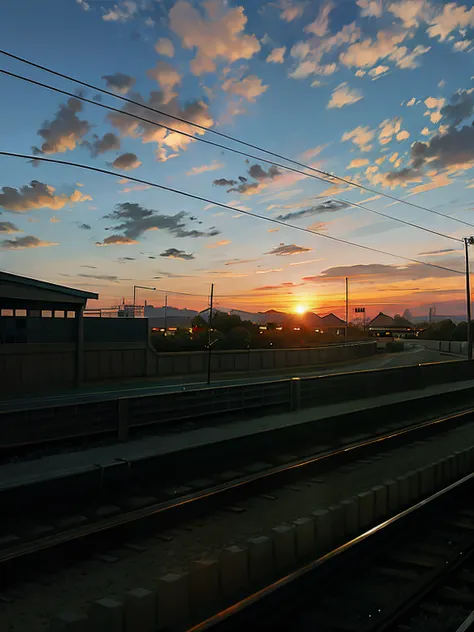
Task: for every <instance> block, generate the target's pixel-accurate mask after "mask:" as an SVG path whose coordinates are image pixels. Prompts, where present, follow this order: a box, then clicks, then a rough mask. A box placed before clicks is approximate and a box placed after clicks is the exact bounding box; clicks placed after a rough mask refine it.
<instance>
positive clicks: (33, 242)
mask: <svg viewBox="0 0 474 632" xmlns="http://www.w3.org/2000/svg"><path fill="white" fill-rule="evenodd" d="M57 245H58V244H57V243H55V242H53V241H43V240H42V239H38V237H33V235H25V236H24V237H15V238H14V239H3V240H2V241H0V248H3V249H4V250H25V249H26V248H47V247H49V246H57Z"/></svg>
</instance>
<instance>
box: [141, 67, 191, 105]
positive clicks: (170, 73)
mask: <svg viewBox="0 0 474 632" xmlns="http://www.w3.org/2000/svg"><path fill="white" fill-rule="evenodd" d="M146 74H147V75H148V77H149V78H150V79H154V80H155V81H156V82H157V83H158V84H159V86H160V87H161V89H162V90H163V94H164V98H163V104H164V105H166V104H168V103H169V102H170V101H171V100H172V99H174V98H175V97H177V96H178V94H177V92H175V91H174V90H173V88H175V87H176V86H179V84H180V83H181V79H182V78H183V77H182V75H180V74H179V72H178V71H177V70H176V68H175V67H174V66H172V65H171V64H169V63H168V62H166V61H159V62H157V64H156V66H155V68H152V69H151V70H148V71H147V73H146Z"/></svg>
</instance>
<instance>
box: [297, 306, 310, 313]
mask: <svg viewBox="0 0 474 632" xmlns="http://www.w3.org/2000/svg"><path fill="white" fill-rule="evenodd" d="M307 311H308V308H307V306H306V305H297V306H296V307H295V312H296V313H297V314H306V312H307Z"/></svg>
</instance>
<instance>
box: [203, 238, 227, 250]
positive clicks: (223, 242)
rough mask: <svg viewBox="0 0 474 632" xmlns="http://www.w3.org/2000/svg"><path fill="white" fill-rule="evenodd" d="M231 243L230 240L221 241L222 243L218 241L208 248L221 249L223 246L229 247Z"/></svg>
mask: <svg viewBox="0 0 474 632" xmlns="http://www.w3.org/2000/svg"><path fill="white" fill-rule="evenodd" d="M230 243H231V242H230V239H221V240H220V241H216V242H215V243H213V244H208V245H207V246H206V248H220V247H221V246H227V245H228V244H230Z"/></svg>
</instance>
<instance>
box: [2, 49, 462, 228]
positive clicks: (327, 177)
mask: <svg viewBox="0 0 474 632" xmlns="http://www.w3.org/2000/svg"><path fill="white" fill-rule="evenodd" d="M0 53H1V54H2V55H5V56H7V57H10V58H12V59H16V60H18V61H20V62H22V63H24V64H27V65H29V66H33V67H34V68H38V69H40V70H43V71H44V72H48V73H50V74H52V75H55V76H57V77H61V78H62V79H66V80H67V81H72V82H74V83H77V84H79V85H82V86H84V87H86V88H89V89H91V90H96V91H98V92H101V93H103V94H107V95H108V96H111V97H113V98H115V99H120V100H121V101H124V102H126V103H130V104H131V105H135V106H138V107H141V108H144V109H145V110H149V111H151V112H154V113H156V114H160V115H161V116H166V117H167V118H171V119H173V120H176V121H179V122H181V123H186V124H187V125H190V126H192V127H195V128H197V129H200V130H202V131H205V132H208V133H211V134H214V135H216V136H220V137H222V138H226V139H227V140H231V141H232V142H235V143H240V144H241V145H244V146H246V147H250V148H252V149H256V150H257V151H263V152H264V153H267V154H269V155H270V156H275V157H276V158H279V159H281V160H285V161H287V162H290V163H292V164H295V165H297V166H299V167H302V168H304V169H309V170H310V171H312V172H314V173H318V174H320V175H321V176H324V178H321V177H316V176H314V175H312V174H308V173H304V172H301V171H298V170H295V169H293V168H291V167H288V166H286V165H281V164H278V163H275V162H271V161H269V160H266V159H264V158H261V157H258V156H254V155H252V154H246V153H245V152H241V151H239V150H237V149H233V148H231V147H227V146H225V145H220V144H218V143H213V142H212V141H209V140H206V139H204V138H200V137H194V136H192V134H187V133H186V132H183V131H180V130H177V129H174V128H170V127H168V126H166V125H163V124H161V123H156V122H155V121H150V120H147V119H143V118H141V117H138V116H135V118H137V119H140V120H143V121H145V122H148V123H151V124H153V125H157V126H160V127H163V128H164V129H167V130H169V131H172V132H174V133H177V134H181V135H183V136H187V137H189V138H191V139H192V140H197V141H200V142H204V143H206V144H209V145H213V146H215V147H219V148H221V149H225V150H227V151H231V152H233V153H236V154H240V155H244V156H247V157H249V158H252V159H253V160H259V161H261V162H265V163H266V164H275V165H276V166H278V167H280V168H282V169H288V170H290V171H294V172H296V173H303V175H305V176H307V177H316V179H318V180H321V181H323V182H326V183H327V182H328V181H329V182H333V181H334V180H339V181H340V182H344V183H345V184H347V185H349V186H353V187H356V188H358V189H361V190H363V191H367V192H369V193H375V194H377V195H381V196H383V197H386V198H387V199H390V200H394V201H396V202H399V203H401V204H407V205H408V206H411V207H413V208H418V209H420V210H422V211H426V212H428V213H433V214H434V215H438V216H440V217H444V218H445V219H450V220H453V221H456V222H458V223H460V224H464V225H466V226H471V227H474V224H470V223H469V222H465V221H464V220H461V219H458V218H457V217H452V216H451V215H447V214H445V213H440V212H439V211H435V210H433V209H429V208H427V207H425V206H421V205H419V204H415V203H414V202H409V201H408V200H401V199H400V198H397V197H396V196H393V195H390V194H388V193H382V192H381V191H378V190H377V189H373V188H371V187H367V186H365V185H362V184H359V183H356V182H353V181H352V180H348V179H347V178H343V177H342V176H337V175H335V174H331V173H328V172H327V171H324V170H322V169H317V168H316V167H311V166H310V165H306V164H304V163H302V162H299V161H297V160H294V159H292V158H287V157H286V156H283V155H281V154H278V153H275V152H272V151H270V150H268V149H265V148H262V147H259V146H258V145H253V144H252V143H248V142H246V141H243V140H240V139H238V138H235V137H233V136H230V135H229V134H225V133H223V132H219V131H218V130H215V129H212V128H207V127H205V126H203V125H199V124H198V123H194V122H193V121H189V120H188V119H185V118H182V117H179V116H175V115H173V114H169V113H167V112H165V111H163V110H158V109H157V108H152V107H150V106H149V105H146V104H143V103H140V102H138V101H135V100H133V99H129V98H128V97H124V96H121V95H118V94H114V93H113V92H110V91H109V90H105V89H104V88H99V87H98V86H95V85H93V84H90V83H87V82H85V81H81V80H80V79H77V78H75V77H73V76H71V75H66V74H63V73H60V72H58V71H56V70H53V69H51V68H48V67H47V66H43V65H41V64H36V63H35V62H32V61H30V60H27V59H24V58H23V57H19V56H18V55H14V54H13V53H9V52H7V51H4V50H1V49H0ZM1 72H3V73H5V74H9V75H10V76H13V77H16V78H18V79H23V80H25V81H30V82H31V83H36V84H37V85H42V84H41V83H40V82H35V81H33V80H29V79H26V78H25V77H21V76H20V75H15V74H14V73H9V72H7V71H4V70H2V71H1ZM42 87H45V88H49V89H52V90H56V91H58V92H63V93H64V94H68V95H69V96H72V97H75V98H79V99H82V100H83V101H86V102H88V103H92V104H93V105H101V104H98V103H97V102H96V101H92V100H90V99H86V98H85V97H81V96H78V95H71V93H67V92H65V91H61V90H59V89H57V88H52V87H51V86H48V85H46V84H43V85H42ZM104 107H107V106H104ZM109 107H110V108H111V106H109ZM111 109H114V108H111ZM115 111H118V112H119V113H121V114H128V115H130V116H134V115H132V114H130V113H128V112H125V111H123V110H115ZM367 210H372V209H367ZM392 219H394V220H395V221H397V218H395V217H392Z"/></svg>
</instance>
